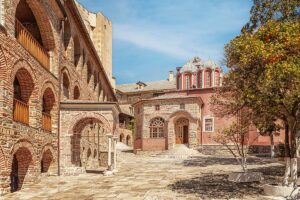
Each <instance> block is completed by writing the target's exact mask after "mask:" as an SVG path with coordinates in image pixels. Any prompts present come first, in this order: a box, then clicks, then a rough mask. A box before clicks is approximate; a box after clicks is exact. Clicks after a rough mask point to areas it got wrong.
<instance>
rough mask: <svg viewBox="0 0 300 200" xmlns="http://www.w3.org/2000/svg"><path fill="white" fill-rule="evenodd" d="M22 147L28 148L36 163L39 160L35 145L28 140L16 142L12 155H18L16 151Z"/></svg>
mask: <svg viewBox="0 0 300 200" xmlns="http://www.w3.org/2000/svg"><path fill="white" fill-rule="evenodd" d="M21 147H24V148H27V149H28V150H29V151H30V153H31V154H32V156H33V158H34V161H36V160H37V158H36V153H35V150H34V147H33V144H32V143H31V142H30V141H28V140H19V141H18V142H16V143H15V144H14V146H13V147H12V149H11V151H10V152H11V153H10V155H13V154H14V153H16V151H17V150H18V149H19V148H21Z"/></svg>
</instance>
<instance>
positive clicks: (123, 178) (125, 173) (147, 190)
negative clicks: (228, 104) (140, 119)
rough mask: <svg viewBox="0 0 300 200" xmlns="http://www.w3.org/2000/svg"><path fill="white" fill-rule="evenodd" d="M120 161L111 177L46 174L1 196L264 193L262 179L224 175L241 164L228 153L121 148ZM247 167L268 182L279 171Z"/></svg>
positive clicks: (258, 163)
mask: <svg viewBox="0 0 300 200" xmlns="http://www.w3.org/2000/svg"><path fill="white" fill-rule="evenodd" d="M119 163H120V165H119V172H118V173H117V174H116V175H114V176H111V177H105V176H103V175H102V174H99V173H87V174H82V175H79V176H68V177H46V178H43V180H42V181H41V182H40V183H38V184H35V185H33V186H30V188H25V189H23V190H22V191H19V192H16V193H13V194H8V195H6V196H5V197H4V198H3V199H14V200H18V199H20V200H26V199H33V200H39V199H53V200H54V199H61V200H68V199H72V200H76V199H87V200H91V199H126V200H127V199H128V200H134V199H145V200H168V199H171V200H173V199H249V200H250V199H263V198H262V196H260V194H261V186H262V184H263V183H253V184H234V183H230V182H228V181H227V174H228V173H229V172H232V171H239V169H240V168H239V166H238V165H236V161H235V160H234V159H232V158H229V157H225V158H224V157H222V158H220V157H214V156H206V155H200V154H199V155H196V156H193V157H191V158H189V159H186V158H174V157H172V158H168V157H163V156H150V155H134V154H131V153H120V156H119ZM249 169H250V170H254V171H256V170H258V171H262V172H264V174H266V175H267V176H270V178H266V180H267V181H268V182H272V181H276V176H277V174H270V172H271V171H272V173H273V172H274V173H275V172H276V170H277V171H278V172H279V173H281V171H282V172H283V168H282V166H281V165H280V164H278V163H272V162H270V161H265V160H261V159H257V160H254V161H253V163H251V162H250V164H249ZM274 177H275V178H274Z"/></svg>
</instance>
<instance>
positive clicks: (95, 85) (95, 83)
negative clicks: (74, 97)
mask: <svg viewBox="0 0 300 200" xmlns="http://www.w3.org/2000/svg"><path fill="white" fill-rule="evenodd" d="M97 74H98V73H97V71H94V90H95V89H96V87H97V84H98V75H97Z"/></svg>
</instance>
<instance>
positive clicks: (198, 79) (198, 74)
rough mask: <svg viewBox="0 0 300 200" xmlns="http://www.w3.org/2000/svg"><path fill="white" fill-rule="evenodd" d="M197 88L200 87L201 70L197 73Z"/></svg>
mask: <svg viewBox="0 0 300 200" xmlns="http://www.w3.org/2000/svg"><path fill="white" fill-rule="evenodd" d="M197 88H202V71H199V72H198V73H197Z"/></svg>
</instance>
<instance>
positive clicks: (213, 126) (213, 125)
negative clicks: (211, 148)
mask: <svg viewBox="0 0 300 200" xmlns="http://www.w3.org/2000/svg"><path fill="white" fill-rule="evenodd" d="M207 119H212V130H211V131H207V130H206V129H205V120H207ZM203 132H207V133H213V132H215V119H214V117H204V118H203Z"/></svg>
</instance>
